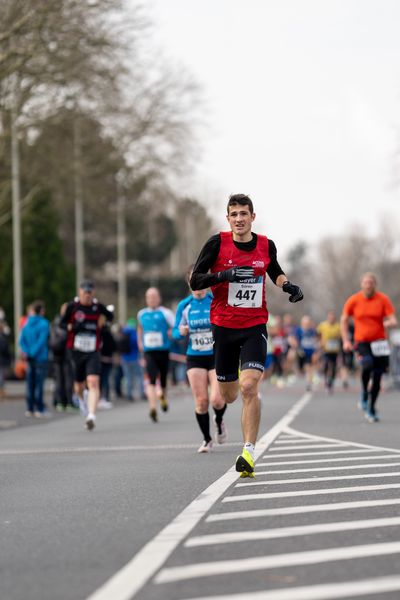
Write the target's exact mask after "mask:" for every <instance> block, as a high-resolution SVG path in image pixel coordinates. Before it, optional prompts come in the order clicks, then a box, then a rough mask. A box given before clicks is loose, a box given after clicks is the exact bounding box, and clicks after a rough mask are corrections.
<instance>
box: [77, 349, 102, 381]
mask: <svg viewBox="0 0 400 600" xmlns="http://www.w3.org/2000/svg"><path fill="white" fill-rule="evenodd" d="M70 356H71V362H72V368H73V372H74V381H76V382H77V383H83V382H84V381H86V377H87V376H88V375H98V376H99V375H100V369H101V361H100V352H79V351H78V350H71V354H70Z"/></svg>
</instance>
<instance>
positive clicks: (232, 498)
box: [222, 483, 400, 502]
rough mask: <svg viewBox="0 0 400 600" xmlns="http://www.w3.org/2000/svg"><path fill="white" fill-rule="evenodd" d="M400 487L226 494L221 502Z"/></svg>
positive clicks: (396, 486) (367, 486) (397, 486)
mask: <svg viewBox="0 0 400 600" xmlns="http://www.w3.org/2000/svg"><path fill="white" fill-rule="evenodd" d="M399 488H400V483H388V484H384V485H360V486H351V487H342V488H327V489H320V490H299V491H297V492H269V493H266V494H244V495H243V494H242V495H240V496H227V497H226V498H223V499H222V502H248V501H249V500H270V499H272V498H294V497H298V496H325V495H327V494H349V493H352V492H374V491H378V490H395V489H399Z"/></svg>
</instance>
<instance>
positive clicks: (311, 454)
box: [263, 448, 378, 464]
mask: <svg viewBox="0 0 400 600" xmlns="http://www.w3.org/2000/svg"><path fill="white" fill-rule="evenodd" d="M291 450H293V448H291ZM365 452H368V453H369V454H371V452H378V450H373V449H372V448H355V449H351V450H327V451H326V452H325V451H323V452H285V453H283V454H275V455H274V456H273V457H271V458H287V457H290V456H308V457H310V456H320V455H321V456H322V455H329V454H334V455H335V456H336V455H337V454H363V453H365ZM263 458H264V459H266V458H267V457H266V456H263ZM268 458H269V457H268ZM371 458H374V457H373V456H372V457H371ZM271 464H273V463H271Z"/></svg>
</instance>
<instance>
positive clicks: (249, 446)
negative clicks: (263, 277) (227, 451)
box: [243, 442, 254, 459]
mask: <svg viewBox="0 0 400 600" xmlns="http://www.w3.org/2000/svg"><path fill="white" fill-rule="evenodd" d="M243 448H244V449H245V450H247V452H250V454H251V458H253V459H254V444H252V443H251V442H246V443H245V445H244V446H243Z"/></svg>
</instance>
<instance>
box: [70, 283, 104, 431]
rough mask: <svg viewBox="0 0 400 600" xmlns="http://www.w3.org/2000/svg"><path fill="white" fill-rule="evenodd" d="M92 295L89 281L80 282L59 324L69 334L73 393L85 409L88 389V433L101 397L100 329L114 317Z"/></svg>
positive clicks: (92, 426)
mask: <svg viewBox="0 0 400 600" xmlns="http://www.w3.org/2000/svg"><path fill="white" fill-rule="evenodd" d="M93 292H94V284H93V282H92V281H90V280H89V279H85V280H84V281H82V283H81V284H80V286H79V290H78V297H77V298H75V299H74V300H73V301H72V302H70V303H69V304H68V306H67V309H66V311H65V314H64V316H63V317H62V319H61V323H60V325H61V326H62V327H65V328H66V329H67V332H68V337H67V349H68V351H69V352H70V356H71V361H72V365H73V370H74V382H75V384H74V387H75V393H76V394H77V395H78V397H79V403H80V405H81V406H84V400H83V392H84V389H85V385H87V387H88V411H87V415H86V428H87V429H88V430H91V429H93V428H94V426H95V421H96V408H97V404H98V401H99V398H100V367H101V364H100V352H99V350H100V329H101V327H102V321H104V319H107V320H111V319H112V318H113V313H112V312H111V311H110V310H108V309H107V308H106V307H105V306H104V304H100V302H98V301H97V300H96V298H93Z"/></svg>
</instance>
